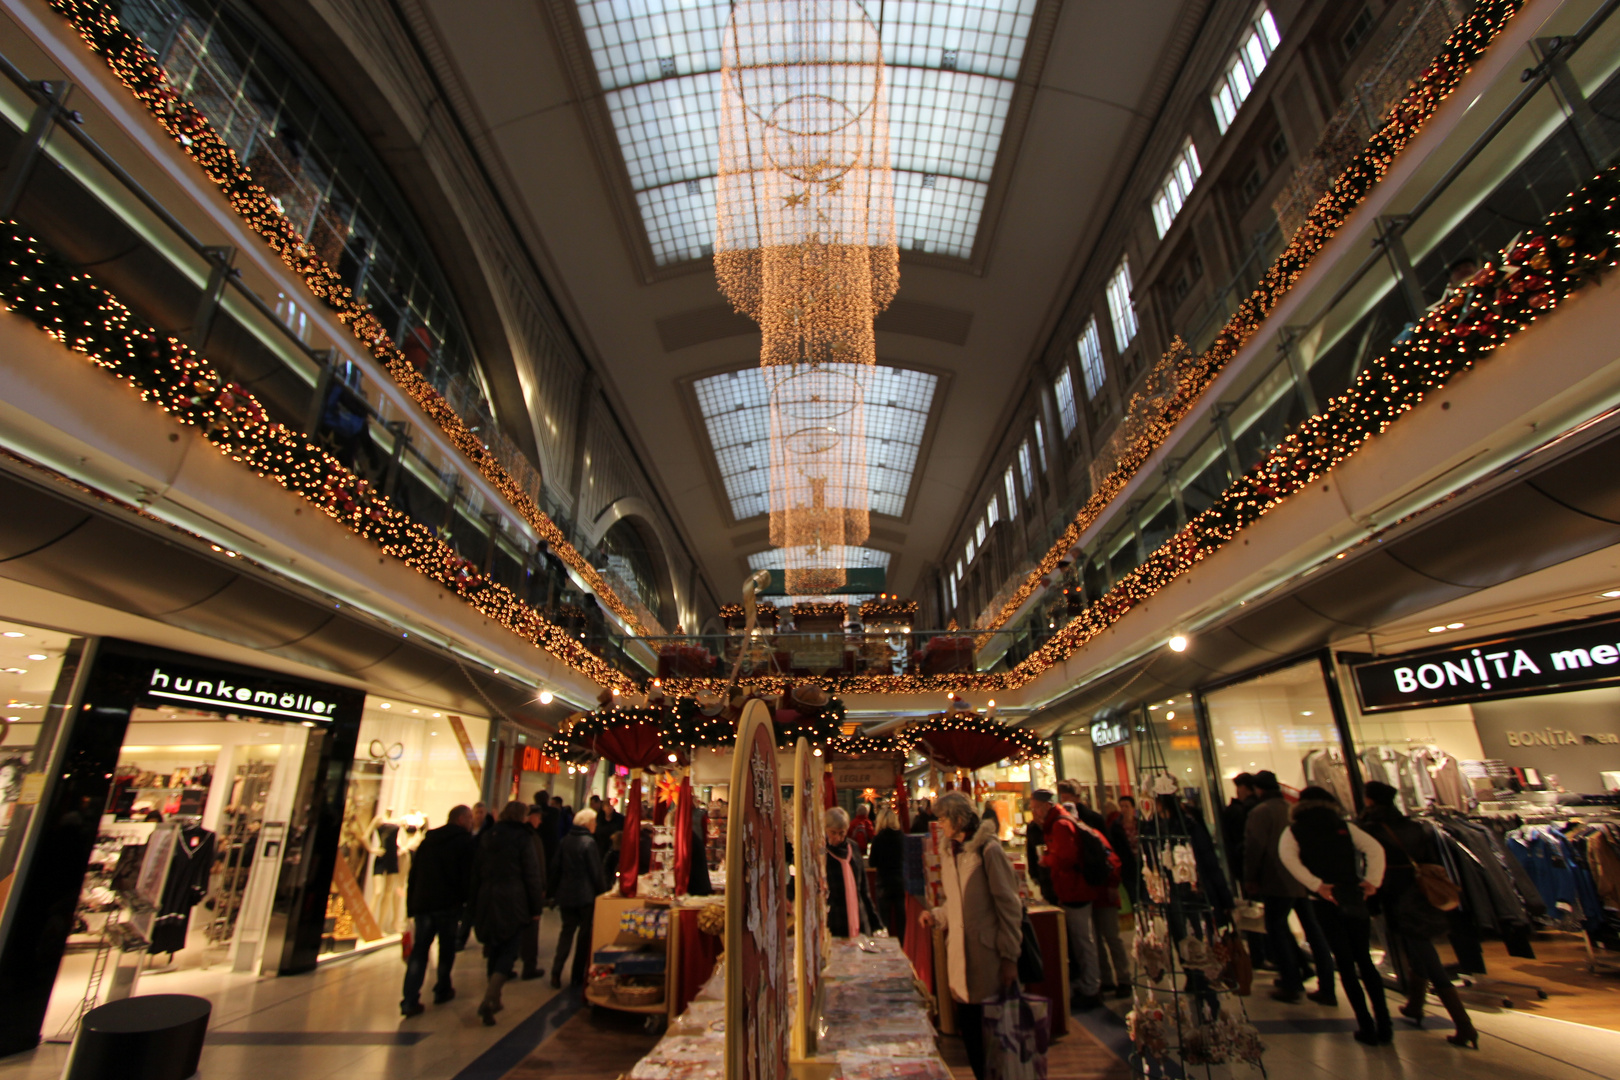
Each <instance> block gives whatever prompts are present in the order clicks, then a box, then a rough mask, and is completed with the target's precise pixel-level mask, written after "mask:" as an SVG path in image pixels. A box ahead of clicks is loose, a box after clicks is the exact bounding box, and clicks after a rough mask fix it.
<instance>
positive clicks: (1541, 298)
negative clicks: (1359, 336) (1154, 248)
mask: <svg viewBox="0 0 1620 1080" xmlns="http://www.w3.org/2000/svg"><path fill="white" fill-rule="evenodd" d="M1617 252H1620V168H1612V169H1608V170H1605V171H1604V172H1602V173H1600V174H1599V175H1598V176H1597V177H1595V178H1593V179H1592V180H1591V181H1590V182H1588V183H1587V184H1586V185H1585V186H1584V187H1582V188H1581V189H1580V190H1578V191H1576V192H1575V193H1574V194H1573V195H1572V196H1571V198H1570V202H1569V204H1568V205H1567V206H1566V207H1565V208H1564V209H1561V210H1559V211H1557V212H1556V213H1554V214H1553V215H1552V216H1550V217H1549V218H1548V219H1547V221H1546V223H1545V224H1544V225H1543V226H1542V227H1541V228H1539V229H1530V230H1526V231H1525V232H1524V233H1522V234H1521V235H1520V237H1519V239H1518V240H1517V241H1515V243H1514V244H1513V245H1512V246H1511V247H1509V248H1507V249H1505V250H1504V251H1503V252H1502V253H1501V254H1500V257H1499V258H1498V259H1496V260H1495V261H1493V262H1491V263H1489V264H1487V265H1486V266H1485V267H1484V268H1483V269H1481V270H1480V271H1479V272H1478V273H1477V274H1476V275H1475V276H1474V277H1473V278H1472V279H1471V280H1470V281H1469V282H1468V283H1467V288H1466V289H1463V290H1460V291H1454V292H1453V294H1452V295H1451V296H1450V297H1449V298H1448V300H1447V301H1446V302H1445V303H1443V304H1440V305H1437V306H1436V307H1435V308H1434V309H1432V310H1431V311H1430V312H1428V313H1427V314H1426V315H1425V316H1424V318H1423V319H1422V320H1421V321H1420V322H1418V323H1417V324H1416V325H1415V326H1414V327H1413V329H1412V332H1411V334H1410V335H1409V336H1408V337H1407V339H1406V340H1405V341H1404V342H1402V343H1401V344H1399V345H1396V346H1393V347H1392V348H1391V349H1390V351H1389V352H1387V353H1386V354H1384V355H1383V356H1380V357H1378V358H1377V359H1376V360H1373V361H1371V362H1370V363H1369V364H1368V365H1367V366H1366V367H1365V368H1364V369H1363V370H1362V371H1361V373H1360V374H1359V375H1358V376H1357V377H1356V380H1355V382H1354V383H1352V384H1351V386H1350V387H1349V388H1348V389H1347V390H1345V391H1344V392H1343V393H1341V394H1339V395H1337V396H1335V397H1334V398H1332V399H1330V400H1329V401H1328V402H1327V403H1326V404H1325V407H1324V408H1323V409H1322V411H1321V412H1318V413H1316V414H1314V415H1312V416H1310V417H1307V418H1306V419H1305V420H1304V421H1302V422H1301V423H1300V425H1299V426H1298V427H1297V428H1296V429H1295V430H1294V431H1293V432H1292V433H1290V434H1289V435H1287V436H1286V437H1285V438H1283V439H1282V440H1281V442H1279V443H1278V445H1277V447H1276V448H1275V449H1274V450H1273V451H1272V452H1271V453H1270V454H1269V455H1267V456H1266V457H1265V458H1264V459H1262V460H1261V461H1259V462H1257V463H1256V464H1255V465H1254V467H1253V468H1251V469H1250V470H1249V471H1248V472H1246V473H1245V474H1244V475H1243V476H1241V477H1239V478H1238V479H1237V480H1236V481H1235V482H1233V483H1232V484H1231V485H1229V486H1228V487H1227V489H1226V490H1225V491H1224V492H1222V493H1221V495H1220V496H1219V497H1217V499H1216V500H1215V502H1214V503H1212V504H1211V505H1210V506H1209V507H1208V508H1207V509H1206V510H1204V511H1203V512H1202V513H1200V514H1199V515H1198V516H1196V517H1195V518H1193V519H1192V520H1191V521H1189V522H1188V523H1187V525H1186V526H1185V527H1184V528H1183V529H1181V530H1180V531H1179V532H1177V533H1176V534H1175V535H1174V536H1172V537H1171V538H1170V539H1168V540H1167V541H1165V542H1164V543H1163V544H1162V545H1160V546H1159V547H1158V548H1157V549H1155V550H1154V551H1153V552H1152V553H1151V554H1150V555H1149V556H1148V558H1147V560H1146V561H1145V562H1143V563H1142V565H1141V566H1138V567H1137V568H1136V569H1134V570H1132V571H1130V572H1129V573H1127V574H1125V575H1124V576H1123V577H1122V578H1121V579H1120V581H1119V582H1118V583H1117V584H1115V586H1114V587H1113V588H1112V589H1110V590H1109V591H1108V592H1106V593H1104V594H1103V595H1102V596H1101V597H1099V598H1098V599H1097V601H1096V602H1095V603H1093V604H1091V605H1089V606H1088V607H1086V608H1085V609H1084V610H1083V611H1081V612H1080V613H1079V614H1078V615H1076V616H1075V617H1074V618H1073V619H1071V620H1070V621H1069V622H1068V623H1067V624H1066V625H1065V626H1064V627H1063V628H1062V629H1061V630H1059V631H1058V632H1057V633H1056V634H1055V635H1054V636H1053V637H1052V638H1050V639H1049V640H1048V641H1047V642H1046V643H1045V644H1043V645H1042V646H1041V647H1040V648H1039V649H1037V650H1035V652H1033V653H1032V654H1031V655H1030V656H1029V657H1027V658H1026V659H1025V660H1023V661H1022V662H1021V663H1019V664H1018V665H1017V666H1016V667H1014V668H1013V669H1012V670H1011V671H1010V672H1007V673H978V674H957V675H932V676H915V675H861V676H853V677H837V678H831V679H819V680H808V681H812V682H815V683H817V684H818V685H821V686H824V687H826V688H828V689H829V690H832V689H836V690H838V691H840V692H842V693H845V694H857V693H859V694H915V693H937V692H939V691H948V692H951V693H964V692H970V691H979V692H984V691H991V692H993V691H996V690H1004V689H1016V688H1018V687H1020V686H1023V685H1025V684H1027V683H1029V682H1030V681H1032V680H1033V679H1036V678H1038V677H1039V676H1040V675H1041V674H1042V673H1044V672H1045V671H1046V670H1047V669H1048V668H1050V667H1051V666H1052V665H1053V664H1056V663H1060V662H1061V661H1063V660H1066V659H1067V658H1068V657H1069V656H1071V655H1073V654H1074V652H1075V651H1076V650H1077V649H1079V648H1080V647H1082V646H1083V645H1085V644H1086V643H1087V642H1089V641H1091V640H1092V639H1093V638H1095V637H1096V636H1097V635H1098V634H1100V633H1102V632H1103V631H1104V630H1106V629H1108V628H1109V627H1110V626H1112V625H1114V623H1116V622H1118V621H1119V619H1120V618H1122V617H1123V616H1124V615H1125V614H1126V613H1127V612H1129V611H1130V610H1131V609H1132V608H1134V607H1135V606H1137V605H1138V604H1140V603H1142V602H1143V601H1144V600H1147V599H1148V598H1150V597H1152V596H1153V595H1154V594H1155V593H1157V592H1158V591H1159V590H1160V589H1162V588H1164V587H1165V586H1166V585H1168V584H1170V582H1172V581H1174V580H1175V579H1176V578H1178V577H1180V576H1182V575H1183V574H1185V573H1187V572H1188V571H1189V570H1191V569H1192V568H1193V567H1194V566H1196V565H1197V564H1198V563H1200V562H1202V561H1203V560H1205V559H1207V558H1209V557H1210V556H1211V555H1213V554H1215V552H1217V551H1219V550H1220V549H1221V548H1222V547H1224V546H1225V545H1226V544H1227V543H1229V542H1230V541H1231V540H1232V539H1233V538H1234V537H1236V536H1237V535H1238V534H1239V533H1240V532H1241V531H1242V530H1243V529H1245V528H1247V527H1248V526H1249V525H1252V524H1254V522H1256V521H1258V520H1259V519H1260V518H1261V517H1263V516H1264V515H1265V514H1267V513H1269V512H1270V511H1271V510H1274V509H1276V507H1278V506H1280V505H1281V504H1282V503H1283V502H1284V501H1285V500H1286V499H1287V498H1288V497H1289V496H1291V495H1293V494H1294V493H1295V492H1297V491H1299V490H1300V489H1301V488H1303V487H1305V486H1306V485H1308V484H1311V483H1313V482H1314V481H1316V480H1317V479H1318V478H1320V477H1321V476H1323V475H1325V474H1326V473H1327V472H1329V471H1330V470H1332V469H1333V468H1334V467H1335V466H1337V465H1338V464H1339V463H1340V462H1342V461H1344V460H1345V459H1346V458H1348V457H1349V456H1350V455H1351V454H1353V453H1355V452H1356V451H1357V450H1359V449H1360V448H1361V447H1362V446H1364V445H1366V443H1367V441H1368V440H1369V439H1372V438H1373V437H1374V436H1377V435H1380V434H1382V433H1383V432H1384V431H1386V430H1387V429H1388V428H1389V426H1390V425H1391V424H1393V423H1394V422H1395V421H1396V420H1398V419H1399V418H1400V417H1401V416H1402V415H1404V414H1405V413H1407V412H1408V411H1410V410H1411V409H1413V408H1415V407H1416V406H1417V405H1418V404H1420V403H1421V402H1422V401H1423V399H1424V397H1425V396H1426V395H1428V394H1431V393H1434V392H1435V391H1437V390H1439V389H1441V388H1442V387H1444V386H1445V385H1446V383H1447V382H1448V381H1449V380H1450V379H1451V378H1453V377H1454V376H1456V375H1458V374H1460V373H1461V372H1464V371H1467V370H1468V369H1469V368H1471V367H1473V366H1474V365H1475V364H1477V363H1479V362H1480V361H1482V360H1484V359H1486V358H1487V357H1489V355H1490V354H1491V353H1492V352H1493V351H1494V350H1496V349H1498V348H1500V347H1501V346H1502V345H1503V344H1505V343H1506V342H1507V341H1508V340H1510V339H1511V338H1512V337H1513V335H1515V334H1516V333H1518V332H1519V331H1520V330H1522V329H1524V328H1525V327H1527V326H1529V325H1531V324H1533V323H1534V322H1535V321H1536V320H1537V319H1539V318H1543V317H1545V316H1547V315H1548V314H1550V313H1551V312H1553V311H1554V310H1556V309H1557V307H1558V305H1559V304H1560V303H1562V302H1563V301H1564V300H1565V299H1567V298H1568V297H1569V296H1570V295H1571V294H1573V293H1574V292H1576V291H1578V290H1579V289H1581V288H1583V287H1584V286H1586V285H1587V284H1590V283H1591V282H1593V281H1596V280H1597V279H1598V278H1599V277H1600V276H1601V275H1602V274H1603V273H1605V272H1608V271H1609V270H1611V269H1613V268H1614V267H1615V266H1616V265H1617V264H1620V257H1617ZM794 681H797V682H803V681H806V680H794ZM788 682H789V680H788V679H787V678H785V677H780V678H765V679H756V680H750V681H749V682H748V685H749V686H750V688H752V689H754V690H755V692H761V693H771V692H780V690H782V689H785V688H786V686H787V685H788ZM709 685H710V684H709V681H708V680H697V679H694V680H668V681H666V686H667V687H668V688H669V689H670V690H671V692H676V693H697V692H700V691H702V690H705V689H707V688H708V686H709Z"/></svg>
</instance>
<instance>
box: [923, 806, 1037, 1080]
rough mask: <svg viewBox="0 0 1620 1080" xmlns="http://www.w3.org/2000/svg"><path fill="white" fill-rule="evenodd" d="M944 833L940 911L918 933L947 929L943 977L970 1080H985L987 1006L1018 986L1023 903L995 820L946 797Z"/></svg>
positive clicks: (938, 809) (939, 809)
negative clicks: (973, 1078) (928, 928)
mask: <svg viewBox="0 0 1620 1080" xmlns="http://www.w3.org/2000/svg"><path fill="white" fill-rule="evenodd" d="M934 813H935V814H936V815H937V816H938V820H939V823H940V824H941V825H943V826H944V828H945V839H946V850H944V851H941V852H940V858H939V871H940V879H941V883H942V884H943V885H944V886H945V903H944V905H943V906H941V907H937V908H934V909H933V910H932V911H930V912H924V913H923V925H924V926H927V925H929V924H930V923H931V922H933V921H935V920H938V922H939V923H940V925H941V926H943V927H944V929H945V956H946V972H947V975H948V977H949V978H948V982H949V985H950V988H951V998H952V1000H953V1001H954V1002H955V1004H956V1028H957V1030H958V1031H960V1032H961V1033H962V1045H963V1047H964V1048H965V1049H966V1050H967V1055H968V1063H969V1064H970V1065H972V1066H973V1075H974V1076H976V1077H978V1078H980V1080H983V1077H984V1071H985V1065H984V1004H983V1003H984V1001H985V999H986V998H991V997H994V996H995V995H996V994H997V993H998V992H1001V991H1005V990H1008V989H1011V988H1013V987H1015V986H1017V984H1018V955H1019V953H1020V952H1021V951H1022V947H1023V943H1024V938H1023V923H1024V902H1023V900H1022V899H1021V898H1020V897H1019V895H1018V878H1017V876H1016V875H1015V874H1014V873H1013V866H1012V861H1011V860H1010V859H1008V858H1007V853H1006V852H1005V851H1003V850H1002V849H1001V841H999V840H997V839H996V826H995V821H994V819H993V818H984V817H981V816H980V814H979V812H978V811H977V810H976V809H974V806H973V804H972V803H971V802H969V801H968V799H967V796H965V795H963V794H961V793H960V792H955V791H952V792H948V793H947V794H945V795H942V796H940V798H939V799H938V800H937V801H936V802H935V803H934Z"/></svg>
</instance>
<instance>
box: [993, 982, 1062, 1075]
mask: <svg viewBox="0 0 1620 1080" xmlns="http://www.w3.org/2000/svg"><path fill="white" fill-rule="evenodd" d="M983 1004H984V1075H985V1080H1046V1050H1047V1047H1048V1046H1050V1045H1051V1042H1052V1016H1051V1002H1050V1001H1048V1000H1047V999H1046V998H1043V997H1036V996H1034V995H1032V994H1025V993H1023V992H1022V991H1020V990H1019V989H1018V988H1017V987H1014V988H1013V989H1011V990H1009V991H1007V992H1005V993H1001V994H997V995H996V996H995V997H992V998H987V999H985V1001H984V1003H983Z"/></svg>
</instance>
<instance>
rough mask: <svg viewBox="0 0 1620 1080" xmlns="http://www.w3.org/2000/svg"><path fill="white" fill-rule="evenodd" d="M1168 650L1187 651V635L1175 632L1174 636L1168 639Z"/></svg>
mask: <svg viewBox="0 0 1620 1080" xmlns="http://www.w3.org/2000/svg"><path fill="white" fill-rule="evenodd" d="M1170 651H1171V652H1186V651H1187V635H1186V634H1177V635H1176V636H1175V637H1173V638H1171V639H1170Z"/></svg>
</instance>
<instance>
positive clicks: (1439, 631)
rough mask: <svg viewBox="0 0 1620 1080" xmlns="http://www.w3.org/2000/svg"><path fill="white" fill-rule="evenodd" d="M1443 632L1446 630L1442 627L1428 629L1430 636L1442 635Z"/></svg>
mask: <svg viewBox="0 0 1620 1080" xmlns="http://www.w3.org/2000/svg"><path fill="white" fill-rule="evenodd" d="M1445 632H1446V628H1445V627H1443V626H1431V627H1429V633H1431V634H1443V633H1445Z"/></svg>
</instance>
